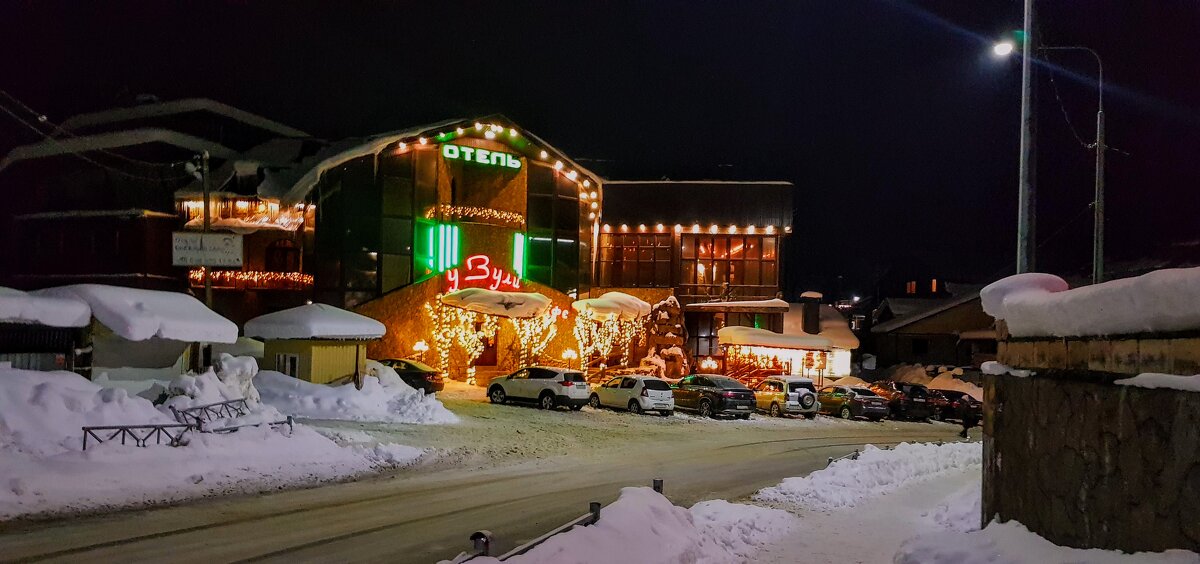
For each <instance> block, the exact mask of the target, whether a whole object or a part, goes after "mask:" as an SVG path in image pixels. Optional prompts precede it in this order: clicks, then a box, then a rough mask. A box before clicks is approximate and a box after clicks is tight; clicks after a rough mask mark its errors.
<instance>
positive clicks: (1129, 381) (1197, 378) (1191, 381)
mask: <svg viewBox="0 0 1200 564" xmlns="http://www.w3.org/2000/svg"><path fill="white" fill-rule="evenodd" d="M1113 383H1114V384H1120V385H1122V386H1136V387H1138V388H1151V389H1154V388H1164V389H1168V390H1184V391H1187V392H1200V374H1196V375H1193V376H1179V375H1176V374H1155V373H1152V372H1147V373H1145V374H1138V375H1137V376H1134V377H1133V378H1123V379H1121V380H1117V381H1115V382H1113Z"/></svg>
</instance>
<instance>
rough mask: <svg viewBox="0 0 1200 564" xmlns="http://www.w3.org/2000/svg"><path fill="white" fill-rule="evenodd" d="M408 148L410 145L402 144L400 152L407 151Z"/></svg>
mask: <svg viewBox="0 0 1200 564" xmlns="http://www.w3.org/2000/svg"><path fill="white" fill-rule="evenodd" d="M407 148H408V144H407V143H401V144H400V150H401V151H403V150H405V149H407Z"/></svg>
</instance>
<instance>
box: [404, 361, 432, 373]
mask: <svg viewBox="0 0 1200 564" xmlns="http://www.w3.org/2000/svg"><path fill="white" fill-rule="evenodd" d="M396 367H397V368H400V367H404V368H408V369H410V370H420V371H421V372H437V370H436V369H434V368H433V367H432V366H429V365H428V364H425V363H423V362H420V361H416V360H408V359H405V360H401V361H399V364H397V365H396Z"/></svg>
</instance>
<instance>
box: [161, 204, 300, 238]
mask: <svg viewBox="0 0 1200 564" xmlns="http://www.w3.org/2000/svg"><path fill="white" fill-rule="evenodd" d="M180 204H181V206H182V207H183V213H184V217H185V219H186V220H187V222H188V223H187V225H186V227H188V228H196V227H198V224H197V222H199V223H203V221H204V200H203V199H191V200H184V201H183V202H181V203H180ZM223 204H231V205H229V206H228V210H229V213H228V214H225V215H222V213H221V212H222V210H221V208H222V207H223ZM214 207H215V210H210V211H209V221H210V223H213V224H218V222H221V221H222V220H224V221H226V222H228V221H229V220H236V221H237V222H238V223H240V224H241V225H240V226H244V227H260V228H274V229H283V230H285V231H295V230H297V229H299V228H300V227H301V226H302V225H304V216H305V213H306V212H307V211H310V210H311V209H313V208H315V206H313V205H312V204H308V205H305V204H296V205H294V206H280V205H279V202H276V201H273V200H263V199H259V198H235V199H219V200H217V201H216V202H215V206H214ZM218 226H220V225H218Z"/></svg>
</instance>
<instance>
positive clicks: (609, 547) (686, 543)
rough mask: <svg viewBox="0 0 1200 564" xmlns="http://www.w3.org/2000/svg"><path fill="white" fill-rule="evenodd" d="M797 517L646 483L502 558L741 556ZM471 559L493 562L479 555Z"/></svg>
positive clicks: (549, 563) (556, 563) (535, 563)
mask: <svg viewBox="0 0 1200 564" xmlns="http://www.w3.org/2000/svg"><path fill="white" fill-rule="evenodd" d="M796 521H797V519H796V517H794V516H793V515H791V514H789V513H787V512H786V511H779V510H774V509H764V508H761V507H754V506H751V505H737V504H732V503H728V502H725V501H709V502H701V503H698V504H696V505H695V506H694V507H692V508H691V509H690V510H689V509H684V508H682V507H677V506H675V505H673V504H672V503H671V502H670V501H669V500H668V499H667V498H665V497H663V496H662V495H661V494H658V493H655V492H654V490H652V489H650V488H623V489H622V490H621V496H620V497H619V498H618V499H617V501H615V502H613V503H612V504H610V505H609V506H608V507H605V508H604V509H602V510H601V511H600V520H599V521H597V522H596V523H595V524H594V525H591V526H587V527H576V528H574V529H571V530H570V531H567V532H565V533H562V534H558V535H555V536H553V537H551V538H550V539H549V540H547V541H546V542H544V543H542V544H540V545H538V546H536V547H534V548H533V550H530V551H529V552H527V553H525V554H522V555H520V556H517V557H514V558H509V559H508V560H506V561H505V562H513V563H519V564H543V563H544V564H584V563H586V564H606V563H612V564H629V563H630V562H638V563H645V564H656V563H663V564H666V563H670V562H689V563H696V564H718V563H731V564H732V563H734V562H745V561H747V560H749V559H751V555H752V554H753V553H754V552H755V550H756V546H757V545H759V544H762V543H764V542H767V541H769V540H772V539H773V538H775V537H778V536H782V535H785V534H787V533H788V532H789V531H791V530H792V528H793V526H794V525H795V523H796ZM471 562H479V563H480V564H484V563H494V562H499V560H497V559H495V558H489V557H483V558H475V559H472V560H471Z"/></svg>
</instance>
